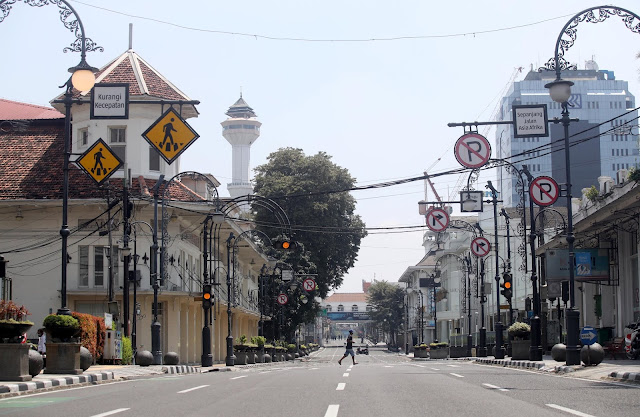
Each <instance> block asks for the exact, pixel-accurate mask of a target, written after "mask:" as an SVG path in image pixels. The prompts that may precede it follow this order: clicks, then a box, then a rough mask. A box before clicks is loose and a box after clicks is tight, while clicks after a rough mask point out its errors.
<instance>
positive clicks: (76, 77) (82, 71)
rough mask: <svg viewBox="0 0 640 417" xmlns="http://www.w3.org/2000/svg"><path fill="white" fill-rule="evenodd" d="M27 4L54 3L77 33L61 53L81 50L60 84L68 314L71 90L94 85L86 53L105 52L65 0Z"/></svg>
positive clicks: (1, 4) (2, 1) (0, 11)
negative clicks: (62, 91) (87, 32)
mask: <svg viewBox="0 0 640 417" xmlns="http://www.w3.org/2000/svg"><path fill="white" fill-rule="evenodd" d="M15 2H16V0H0V23H2V22H3V21H4V18H5V17H7V16H8V15H9V12H10V11H11V6H12V4H13V3H15ZM24 3H25V4H28V5H29V6H37V7H40V6H43V5H44V4H55V5H56V6H58V8H59V9H60V20H61V21H62V23H63V24H64V25H65V27H66V28H68V29H69V30H70V31H71V32H73V33H74V34H75V36H76V40H75V42H73V43H72V44H71V47H67V48H64V50H63V51H64V52H80V62H79V63H78V65H76V66H75V67H71V68H69V72H70V73H72V74H73V75H72V76H71V77H70V78H69V79H68V80H67V81H66V82H65V83H64V84H63V85H62V87H64V88H65V92H64V99H63V100H62V103H64V108H65V112H64V162H63V168H62V170H63V184H62V226H61V227H60V236H61V238H62V261H61V266H62V281H61V286H60V304H61V306H60V309H59V310H58V314H65V315H69V314H71V311H70V310H69V309H68V308H67V255H68V250H67V239H68V237H69V235H70V234H71V232H70V230H69V226H68V225H67V222H68V220H67V217H68V216H67V212H68V200H69V156H70V154H71V105H72V104H73V102H74V100H73V93H72V89H73V88H75V89H76V90H78V91H89V90H91V89H92V88H93V85H94V84H95V81H96V79H95V76H94V75H93V74H94V73H95V72H96V71H98V69H97V68H94V67H92V66H91V65H89V64H87V60H86V55H87V52H90V51H100V52H102V51H104V49H103V48H102V47H100V46H97V45H96V44H95V43H94V42H93V41H92V40H91V39H89V38H87V37H86V36H85V32H84V25H83V24H82V20H80V16H78V13H76V11H75V10H74V9H73V7H71V5H70V4H69V3H68V2H67V1H65V0H57V1H51V3H48V2H45V3H44V4H43V3H42V2H31V1H24ZM72 14H73V16H74V17H75V20H74V21H71V22H67V21H66V20H67V18H68V17H69V16H71V15H72Z"/></svg>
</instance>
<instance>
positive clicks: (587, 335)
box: [580, 326, 598, 345]
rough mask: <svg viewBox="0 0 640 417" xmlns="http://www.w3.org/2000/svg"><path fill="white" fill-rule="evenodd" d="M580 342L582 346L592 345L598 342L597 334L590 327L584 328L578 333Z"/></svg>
mask: <svg viewBox="0 0 640 417" xmlns="http://www.w3.org/2000/svg"><path fill="white" fill-rule="evenodd" d="M580 341H581V342H582V344H583V345H593V344H594V343H596V342H597V341H598V332H596V329H594V328H593V327H591V326H584V327H583V328H582V330H581V331H580Z"/></svg>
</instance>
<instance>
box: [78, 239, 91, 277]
mask: <svg viewBox="0 0 640 417" xmlns="http://www.w3.org/2000/svg"><path fill="white" fill-rule="evenodd" d="M78 265H79V267H80V271H79V275H78V286H79V287H88V286H89V246H79V247H78Z"/></svg>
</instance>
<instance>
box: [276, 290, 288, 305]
mask: <svg viewBox="0 0 640 417" xmlns="http://www.w3.org/2000/svg"><path fill="white" fill-rule="evenodd" d="M287 301H289V297H287V294H285V293H282V292H281V293H280V294H278V304H280V305H281V306H283V305H285V304H287Z"/></svg>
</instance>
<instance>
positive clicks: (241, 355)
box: [234, 352, 247, 365]
mask: <svg viewBox="0 0 640 417" xmlns="http://www.w3.org/2000/svg"><path fill="white" fill-rule="evenodd" d="M234 353H235V354H236V360H235V362H234V365H246V364H247V352H234Z"/></svg>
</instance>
